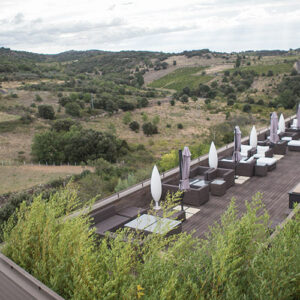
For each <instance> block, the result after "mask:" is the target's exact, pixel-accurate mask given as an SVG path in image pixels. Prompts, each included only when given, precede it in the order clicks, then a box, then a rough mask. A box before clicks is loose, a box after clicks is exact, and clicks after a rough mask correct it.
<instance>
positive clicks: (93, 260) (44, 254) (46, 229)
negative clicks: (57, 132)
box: [2, 190, 300, 300]
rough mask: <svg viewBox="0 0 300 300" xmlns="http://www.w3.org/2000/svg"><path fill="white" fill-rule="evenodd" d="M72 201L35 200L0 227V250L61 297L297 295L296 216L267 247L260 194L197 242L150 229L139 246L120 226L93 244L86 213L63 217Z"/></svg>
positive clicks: (68, 196)
mask: <svg viewBox="0 0 300 300" xmlns="http://www.w3.org/2000/svg"><path fill="white" fill-rule="evenodd" d="M173 198H176V195H175V196H174V195H173V196H172V197H171V200H170V196H169V200H170V203H172V199H173ZM169 200H168V201H169ZM77 203H78V200H77V197H76V194H75V192H74V191H72V192H70V191H66V190H64V191H60V192H58V193H56V194H55V195H53V196H52V197H51V199H50V200H49V201H48V202H47V203H46V202H44V201H42V199H41V197H36V198H35V199H34V201H33V204H32V206H31V207H28V206H26V204H25V203H24V204H23V205H22V206H21V208H20V210H19V211H18V212H17V214H16V217H17V218H18V221H17V225H15V226H14V223H13V222H11V221H9V222H8V223H7V224H6V226H5V230H4V240H5V245H4V248H3V250H2V251H3V252H4V254H5V255H7V256H8V257H10V258H11V259H13V260H14V261H15V262H16V263H17V264H19V265H20V266H22V267H23V268H25V269H26V270H27V271H29V272H30V273H31V274H33V275H34V276H36V277H37V278H38V279H40V280H41V281H43V282H44V283H45V284H47V285H48V286H49V287H50V288H52V289H54V290H55V291H56V292H58V293H59V294H60V295H62V296H63V297H65V298H66V299H137V298H142V299H230V300H232V299H249V300H250V299H266V300H268V299H270V300H271V299H272V300H274V299H298V298H297V297H298V296H299V293H298V292H299V281H300V275H299V274H300V261H299V256H300V255H299V253H300V235H299V232H300V217H299V214H297V215H296V218H295V219H294V220H290V221H289V222H288V224H287V225H286V226H285V227H284V229H282V230H281V232H280V233H279V235H277V237H276V238H275V240H274V241H273V242H272V243H271V247H268V246H267V245H268V237H269V230H268V220H269V216H268V214H267V213H266V212H264V207H263V205H262V202H261V195H259V194H258V195H256V196H255V197H254V199H253V201H252V202H251V203H246V207H247V212H246V213H245V214H244V215H242V216H241V217H238V211H237V208H236V205H235V202H234V201H232V203H231V204H230V206H229V208H228V210H227V211H226V213H225V214H224V215H223V216H222V219H221V223H220V224H215V225H214V226H213V227H212V228H211V229H210V233H209V234H208V235H207V238H206V239H204V240H199V239H196V238H193V236H192V235H191V234H187V233H182V234H179V235H176V236H173V237H170V238H166V237H164V236H160V235H158V234H153V235H148V236H147V237H146V238H144V239H143V241H144V242H143V244H141V243H140V241H141V239H142V238H143V236H140V235H139V234H137V235H136V234H133V233H130V232H128V231H126V230H120V231H119V232H118V234H117V235H116V238H115V239H109V238H108V237H107V238H105V239H102V240H100V241H98V242H97V241H96V238H95V235H94V230H93V229H90V225H91V224H90V220H89V218H88V216H86V215H84V214H81V215H80V216H78V217H76V218H65V217H64V216H65V215H68V213H69V212H70V211H72V210H73V209H74V207H76V205H77ZM165 208H166V209H167V208H168V207H165ZM129 241H130V242H129Z"/></svg>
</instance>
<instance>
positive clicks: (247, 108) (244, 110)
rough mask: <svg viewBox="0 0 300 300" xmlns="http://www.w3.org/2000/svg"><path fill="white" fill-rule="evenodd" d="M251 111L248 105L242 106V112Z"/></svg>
mask: <svg viewBox="0 0 300 300" xmlns="http://www.w3.org/2000/svg"><path fill="white" fill-rule="evenodd" d="M250 111H251V105H250V104H245V105H244V106H243V112H250Z"/></svg>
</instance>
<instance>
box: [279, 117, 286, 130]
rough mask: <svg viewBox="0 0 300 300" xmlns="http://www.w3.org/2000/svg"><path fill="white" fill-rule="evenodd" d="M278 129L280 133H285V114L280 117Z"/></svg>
mask: <svg viewBox="0 0 300 300" xmlns="http://www.w3.org/2000/svg"><path fill="white" fill-rule="evenodd" d="M278 129H279V131H280V132H285V121H284V117H283V114H281V115H280V117H279V121H278Z"/></svg>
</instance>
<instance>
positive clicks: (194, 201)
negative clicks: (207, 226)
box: [91, 131, 300, 237]
mask: <svg viewBox="0 0 300 300" xmlns="http://www.w3.org/2000/svg"><path fill="white" fill-rule="evenodd" d="M265 134H268V132H267V131H266V132H265ZM261 136H262V135H261ZM279 136H280V137H281V138H283V137H289V138H290V140H284V139H281V140H279V142H278V143H273V144H272V143H270V142H268V141H267V142H266V141H257V144H258V145H257V146H256V147H252V146H250V145H241V144H240V145H241V147H240V150H241V151H240V154H241V157H240V158H239V160H237V161H234V157H235V156H234V155H235V154H234V151H233V152H232V150H231V152H230V150H229V149H228V150H225V151H223V152H224V154H225V155H224V156H223V157H222V156H220V158H219V159H218V160H217V167H212V166H211V164H210V161H209V159H208V160H206V166H205V165H203V164H205V163H203V162H202V163H201V165H200V164H195V165H193V166H191V169H190V170H189V173H188V174H189V176H188V177H187V178H188V181H189V188H188V189H183V190H184V191H183V195H182V199H181V203H179V205H178V204H177V209H175V207H174V208H172V209H170V210H169V212H170V213H172V216H170V217H166V211H163V210H162V209H159V210H157V211H156V212H155V214H154V215H151V212H150V211H149V206H147V207H145V206H142V207H139V206H133V205H132V206H130V205H127V206H123V207H122V208H118V207H117V206H110V207H105V208H103V209H101V210H98V211H96V212H93V213H92V214H91V216H92V218H93V221H94V223H93V225H94V226H95V227H96V233H97V234H98V235H99V236H100V237H103V236H105V234H106V233H107V232H109V233H113V232H115V231H116V230H118V229H119V228H122V227H127V228H133V229H136V230H142V231H143V232H144V233H145V234H149V233H151V232H152V233H160V230H158V231H157V228H159V226H158V224H159V223H160V222H162V223H164V222H169V224H172V226H171V228H170V231H168V234H174V233H178V232H180V231H181V230H182V228H185V225H184V224H185V223H186V222H187V221H188V220H187V214H188V213H187V212H188V211H189V210H191V211H192V210H197V211H196V213H195V214H199V213H201V212H205V211H206V210H207V207H210V208H212V207H213V206H214V205H215V204H216V203H222V201H223V199H224V197H225V198H226V199H228V197H229V195H234V191H235V189H236V188H232V189H231V187H233V186H234V185H235V180H236V179H237V177H236V176H239V177H245V178H246V179H250V178H251V177H253V176H255V177H253V179H250V180H248V181H247V182H248V183H247V186H248V185H253V184H254V185H256V184H258V185H259V184H260V180H264V181H262V182H267V181H266V179H264V178H263V177H268V176H271V177H272V178H273V179H272V180H274V178H276V177H274V175H273V174H275V173H273V172H272V174H270V175H268V172H270V171H273V170H276V168H277V164H278V160H279V159H281V158H283V161H284V160H285V158H284V157H285V155H288V156H291V155H292V157H294V156H295V155H297V154H296V153H295V152H300V140H297V139H296V137H297V135H296V134H295V132H285V133H284V134H279ZM266 143H267V144H266ZM231 149H232V148H231ZM291 153H294V154H291ZM278 154H279V155H278ZM280 164H281V162H280ZM207 165H210V166H211V167H209V166H207ZM182 179H183V178H182V177H181V179H180V177H179V174H174V175H173V176H169V177H166V178H163V180H162V182H161V199H165V197H166V195H167V193H168V192H169V193H175V192H177V191H178V190H179V186H181V182H182V181H183V180H182ZM257 180H258V181H257ZM275 181H276V180H275ZM244 182H246V181H244ZM244 182H242V183H241V182H238V183H239V184H238V185H237V186H238V188H237V190H240V191H242V190H243V186H246V185H244ZM252 182H253V184H252ZM181 188H182V187H181ZM229 189H230V191H229V192H227V191H228V190H229ZM249 192H252V190H249ZM227 193H229V195H228V196H227ZM243 194H244V192H243ZM153 197H154V196H153ZM153 199H155V198H153ZM210 199H213V202H214V203H215V204H214V205H213V204H210ZM217 199H219V200H217ZM150 201H151V199H150V198H149V205H150ZM155 201H156V200H155ZM161 201H163V200H161ZM216 201H220V202H216ZM128 203H129V202H128ZM134 205H136V203H134ZM217 206H218V205H217ZM217 206H215V207H216V209H217ZM124 207H125V208H124ZM178 207H180V208H179V209H178ZM181 207H185V209H181ZM203 208H204V210H203ZM167 213H168V211H167ZM140 216H143V217H142V218H140ZM191 216H193V215H191V214H189V218H190V217H191ZM145 218H146V219H147V222H146V223H143V222H144V221H143V220H144V219H145ZM148 219H149V220H148ZM164 219H168V220H169V221H167V220H164ZM137 220H138V221H137ZM193 220H195V218H193ZM140 221H141V222H142V224H140V223H139V222H140ZM150 223H151V224H150ZM189 224H191V223H189ZM135 226H136V227H135ZM143 226H144V227H143ZM195 226H196V225H195ZM142 227H143V228H142ZM188 228H189V227H188Z"/></svg>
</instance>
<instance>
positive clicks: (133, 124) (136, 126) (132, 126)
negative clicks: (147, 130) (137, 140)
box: [129, 121, 140, 132]
mask: <svg viewBox="0 0 300 300" xmlns="http://www.w3.org/2000/svg"><path fill="white" fill-rule="evenodd" d="M129 128H130V129H131V130H132V131H134V132H138V131H139V129H140V124H139V123H138V122H137V121H133V122H131V123H130V124H129Z"/></svg>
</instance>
